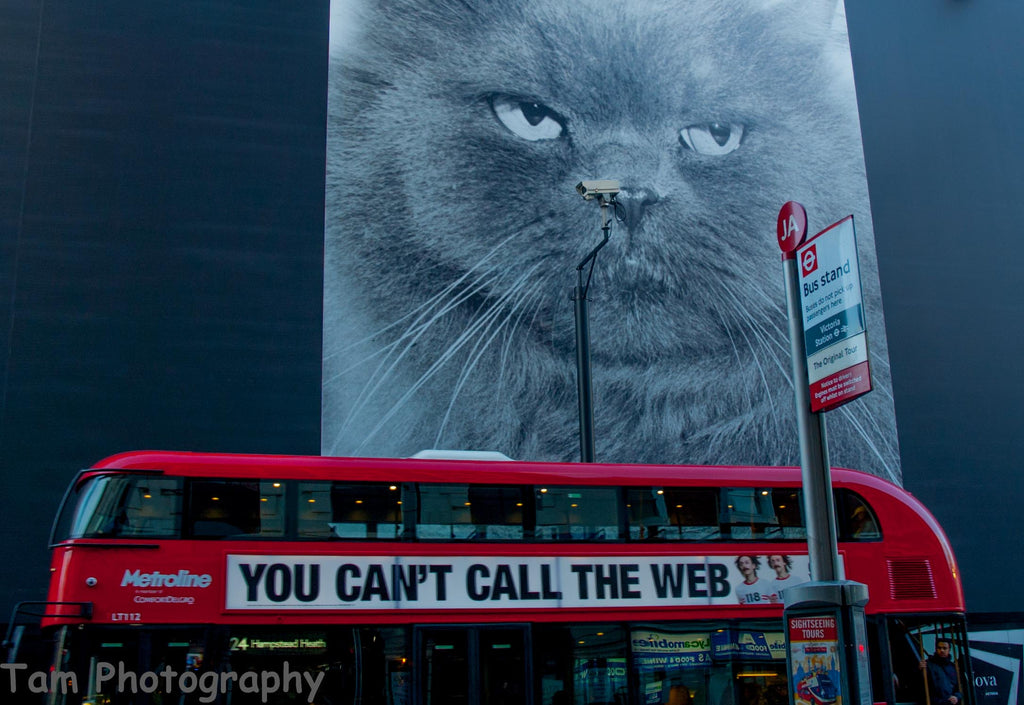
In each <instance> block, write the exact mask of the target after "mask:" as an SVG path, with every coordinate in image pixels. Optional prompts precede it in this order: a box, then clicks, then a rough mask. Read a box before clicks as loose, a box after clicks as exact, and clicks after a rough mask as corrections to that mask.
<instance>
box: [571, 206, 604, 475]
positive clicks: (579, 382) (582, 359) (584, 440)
mask: <svg viewBox="0 0 1024 705" xmlns="http://www.w3.org/2000/svg"><path fill="white" fill-rule="evenodd" d="M597 198H598V199H599V202H600V204H601V232H602V236H603V239H602V240H601V242H600V243H598V245H597V247H595V248H594V249H593V250H591V251H590V253H589V254H588V255H587V256H586V257H584V258H583V259H582V261H580V263H579V264H578V265H576V288H575V289H573V292H572V300H573V312H574V314H575V316H576V391H577V395H578V397H579V407H580V462H583V463H593V462H595V460H594V455H595V454H594V389H593V385H592V383H591V375H590V314H589V312H588V310H587V291H588V290H589V289H590V277H591V275H593V273H594V262H595V261H596V260H597V253H598V252H599V251H600V249H601V248H602V247H604V246H605V245H607V244H608V231H609V229H610V228H611V221H610V220H609V218H608V206H609V205H610V204H611V203H614V200H613V199H614V196H613V197H612V199H607V200H606V199H605V197H604V196H603V195H598V197H597ZM588 262H589V263H590V271H589V272H588V273H587V281H586V282H584V281H583V268H584V267H586V266H587V263H588Z"/></svg>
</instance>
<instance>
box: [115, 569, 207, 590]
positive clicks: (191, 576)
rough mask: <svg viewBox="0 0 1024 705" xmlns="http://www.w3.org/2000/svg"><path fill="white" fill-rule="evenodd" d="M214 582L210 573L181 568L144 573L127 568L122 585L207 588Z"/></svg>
mask: <svg viewBox="0 0 1024 705" xmlns="http://www.w3.org/2000/svg"><path fill="white" fill-rule="evenodd" d="M212 582H213V576H212V575H210V574H208V573H203V574H202V575H199V574H197V573H190V572H189V571H187V570H179V571H178V572H177V573H161V572H160V571H158V570H154V571H153V572H152V573H143V572H142V571H140V570H135V571H132V570H125V571H124V577H123V578H121V587H128V586H132V587H178V588H207V587H210V583H212Z"/></svg>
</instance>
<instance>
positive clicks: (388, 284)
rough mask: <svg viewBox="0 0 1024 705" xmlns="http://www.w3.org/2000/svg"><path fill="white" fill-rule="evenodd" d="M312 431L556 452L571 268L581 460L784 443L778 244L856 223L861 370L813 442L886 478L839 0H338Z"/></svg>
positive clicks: (895, 462) (560, 440)
mask: <svg viewBox="0 0 1024 705" xmlns="http://www.w3.org/2000/svg"><path fill="white" fill-rule="evenodd" d="M331 11H332V17H331V56H330V62H331V63H330V71H329V98H328V103H329V116H328V129H327V140H328V145H327V146H328V151H327V176H326V179H327V181H326V232H325V271H324V338H323V389H322V391H323V401H322V409H323V428H322V433H323V435H322V450H323V452H324V453H325V454H330V455H385V456H404V455H409V454H411V453H414V452H415V451H417V450H421V449H424V448H463V449H487V450H498V451H502V452H504V453H506V454H507V455H510V456H512V457H515V458H519V459H563V460H574V459H576V458H577V457H578V453H579V441H578V429H579V426H578V417H577V398H576V382H575V337H574V323H573V310H572V303H571V301H570V293H571V289H572V287H573V285H574V284H575V281H576V275H575V267H576V264H577V263H578V262H579V260H580V259H581V258H582V257H583V256H584V255H585V254H586V253H587V252H588V251H589V250H590V249H591V248H593V247H594V246H595V245H596V244H597V242H599V240H600V231H599V228H600V223H601V221H600V215H599V213H598V210H599V209H598V207H597V206H596V205H595V204H594V203H593V202H590V203H588V202H585V201H584V200H583V199H581V198H580V196H579V194H577V192H576V190H575V188H574V187H575V185H576V184H577V183H578V182H580V181H581V180H584V179H616V180H618V181H620V183H621V189H622V190H621V193H620V194H619V195H618V201H619V202H620V203H621V204H622V205H621V207H620V208H619V215H620V217H621V220H620V221H619V222H616V223H615V224H614V226H613V228H612V231H611V239H610V241H609V243H608V245H607V247H605V248H604V249H603V250H602V251H601V253H600V255H599V257H598V260H597V265H596V268H595V270H594V275H593V280H592V282H591V288H590V296H589V298H590V302H591V303H590V326H591V340H592V348H591V354H592V360H593V384H594V400H595V414H596V422H595V435H596V446H597V459H598V460H599V461H621V462H671V463H683V462H691V463H722V464H732V463H739V464H794V463H797V462H798V460H799V456H798V445H797V440H796V430H795V420H794V419H795V414H794V408H793V391H792V384H791V380H790V360H789V342H788V332H787V330H788V329H787V322H786V317H785V294H784V287H783V279H782V276H783V275H782V269H781V264H780V261H779V252H778V248H777V245H776V242H775V224H776V215H777V213H778V210H779V207H780V206H781V205H782V204H783V203H784V202H785V201H788V200H796V201H799V202H801V203H803V204H804V205H805V206H806V207H807V211H808V214H809V219H810V221H811V224H810V227H811V229H812V231H814V230H819V229H822V228H824V227H825V226H826V225H827V224H828V223H830V222H833V221H836V220H839V219H840V218H842V217H844V216H846V215H849V214H853V215H854V216H855V218H856V221H857V228H858V236H859V247H860V261H861V266H862V270H863V271H862V277H863V282H864V289H865V292H864V296H865V307H866V311H867V321H868V334H869V336H870V342H871V345H870V348H871V368H872V372H873V375H874V384H875V391H874V392H872V393H871V394H869V395H867V396H865V397H864V398H862V399H860V400H857V401H855V402H852V403H850V404H848V405H846V406H844V407H842V408H840V409H839V410H837V411H834V412H832V413H831V414H830V416H829V418H828V429H829V444H830V451H831V457H832V461H833V463H834V464H836V465H844V466H848V467H854V468H861V469H865V470H868V471H871V472H874V473H877V474H880V475H883V476H886V477H889V478H891V479H895V480H899V458H898V448H897V440H896V425H895V416H894V411H893V404H892V396H891V384H890V379H889V371H888V370H889V367H888V359H887V347H886V341H885V332H884V327H883V319H882V308H881V299H880V293H879V282H878V274H877V272H878V268H877V260H876V256H875V247H874V239H873V232H872V227H871V213H870V205H869V201H868V191H867V181H866V177H865V171H864V160H863V152H862V148H861V142H860V129H859V120H858V115H857V104H856V96H855V92H854V84H853V75H852V70H851V66H850V54H849V44H848V41H847V36H846V23H845V14H844V9H843V5H842V2H841V0H733V1H732V2H720V1H718V0H671V1H667V0H666V1H660V0H649V1H646V2H629V3H579V2H570V1H569V0H508V1H503V2H496V1H494V0H461V1H460V2H455V1H449V2H434V1H431V2H428V1H426V0H334V2H333V5H332V8H331Z"/></svg>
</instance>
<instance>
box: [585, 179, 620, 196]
mask: <svg viewBox="0 0 1024 705" xmlns="http://www.w3.org/2000/svg"><path fill="white" fill-rule="evenodd" d="M576 191H577V192H578V193H579V194H580V195H581V196H583V200H585V201H589V200H591V199H593V198H594V196H614V195H615V194H617V193H618V192H619V182H618V181H613V180H612V179H600V180H598V181H581V182H579V183H578V184H576Z"/></svg>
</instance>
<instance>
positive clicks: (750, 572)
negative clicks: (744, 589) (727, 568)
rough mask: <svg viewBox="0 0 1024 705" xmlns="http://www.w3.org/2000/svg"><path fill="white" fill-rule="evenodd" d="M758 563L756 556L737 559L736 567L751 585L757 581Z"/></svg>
mask: <svg viewBox="0 0 1024 705" xmlns="http://www.w3.org/2000/svg"><path fill="white" fill-rule="evenodd" d="M758 563H759V561H758V560H757V558H755V557H754V556H740V557H739V558H738V559H736V567H737V568H739V571H740V574H741V575H742V576H743V579H744V580H745V581H746V582H748V583H751V582H753V581H754V580H756V579H757V568H758Z"/></svg>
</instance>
